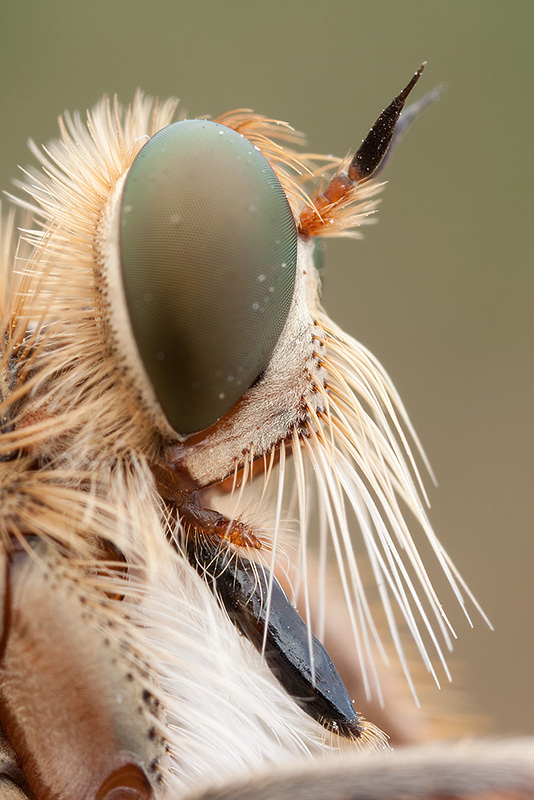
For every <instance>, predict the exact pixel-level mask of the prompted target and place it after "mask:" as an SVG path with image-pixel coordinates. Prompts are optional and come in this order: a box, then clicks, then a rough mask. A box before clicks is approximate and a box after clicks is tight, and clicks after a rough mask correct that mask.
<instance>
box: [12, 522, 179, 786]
mask: <svg viewBox="0 0 534 800" xmlns="http://www.w3.org/2000/svg"><path fill="white" fill-rule="evenodd" d="M2 562H3V563H2V564H1V565H0V567H1V569H0V579H1V581H0V582H2V581H3V587H1V586H0V589H2V588H3V592H0V596H3V613H1V614H0V628H1V630H0V720H1V724H2V727H3V730H4V731H5V735H6V738H7V740H8V741H7V744H6V747H5V748H4V754H5V759H4V760H6V759H7V763H8V764H9V760H8V757H9V755H10V754H13V753H15V754H16V761H15V763H14V766H13V758H12V759H11V767H10V770H11V771H9V770H6V769H4V775H3V776H2V777H1V778H0V786H2V783H1V781H2V780H3V781H4V785H3V786H2V790H4V789H5V791H4V793H3V794H2V792H1V791H0V799H1V800H4V798H5V800H7V798H11V797H13V798H17V797H23V798H27V799H28V800H43V799H44V798H54V800H71V798H74V797H76V798H77V800H119V798H126V797H127V798H130V800H150V798H153V797H154V788H155V785H156V783H157V777H158V774H159V773H158V772H157V770H156V766H155V765H157V763H158V758H160V750H161V751H162V753H161V758H164V757H165V753H164V752H163V751H164V747H163V744H162V743H161V741H160V739H159V737H156V736H154V735H153V733H152V730H153V726H154V724H156V723H155V722H154V721H153V716H154V711H153V708H151V707H150V708H149V707H148V706H149V703H148V700H150V699H151V698H148V700H147V697H146V695H148V692H147V691H146V689H145V688H144V687H143V685H142V681H136V680H134V676H135V672H134V664H135V662H134V656H133V654H132V653H131V652H130V651H129V650H128V649H127V645H128V642H127V641H125V637H124V636H120V635H117V634H118V631H115V630H114V629H112V628H111V627H107V629H106V630H104V629H103V626H102V625H101V616H102V612H103V610H104V607H105V604H106V603H107V602H108V600H107V599H104V598H101V596H100V594H97V593H96V592H94V593H93V596H91V595H90V594H89V593H88V592H87V591H85V592H81V591H80V583H81V582H82V581H83V573H79V574H78V579H79V583H76V581H75V579H74V577H73V575H72V569H73V568H72V566H71V565H70V564H69V562H68V560H67V559H63V558H62V556H60V555H58V554H57V553H56V552H54V551H51V548H50V546H48V545H45V544H44V543H43V542H42V541H40V540H39V539H38V538H37V537H35V536H27V537H23V538H22V537H20V536H19V537H18V538H17V540H16V541H14V542H12V546H11V547H10V548H8V549H7V550H6V551H5V552H4V554H3V559H2ZM104 616H105V614H104ZM123 643H124V646H123ZM145 701H146V702H145ZM153 766H154V769H152V767H153ZM15 767H16V768H17V769H18V771H17V769H15V771H13V770H14V768H15ZM20 770H22V773H21V771H20ZM17 792H18V794H17Z"/></svg>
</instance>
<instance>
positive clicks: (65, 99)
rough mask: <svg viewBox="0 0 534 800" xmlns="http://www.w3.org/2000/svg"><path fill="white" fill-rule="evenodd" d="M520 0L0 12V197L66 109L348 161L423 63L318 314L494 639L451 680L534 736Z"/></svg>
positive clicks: (29, 4) (530, 275)
mask: <svg viewBox="0 0 534 800" xmlns="http://www.w3.org/2000/svg"><path fill="white" fill-rule="evenodd" d="M533 26H534V4H533V3H532V2H531V0H508V2H507V3H502V2H497V0H472V1H471V2H469V3H465V2H461V0H447V1H446V2H443V1H441V2H436V1H435V0H404V2H402V3H395V2H389V3H387V2H383V3H371V2H356V0H323V2H321V0H309V1H308V2H304V1H303V2H298V1H296V2H290V3H288V2H286V1H285V0H265V2H256V0H243V1H242V0H225V2H218V3H217V2H214V1H213V2H208V1H206V0H195V2H180V1H179V0H151V2H141V0H91V2H78V0H47V2H45V3H43V2H40V1H39V0H23V2H19V3H4V4H3V7H2V10H1V12H0V73H1V75H2V81H1V84H0V118H1V120H2V148H1V151H0V153H1V154H0V186H1V187H2V188H5V189H9V186H10V180H11V178H13V177H14V176H16V174H17V170H16V165H17V164H20V165H25V164H26V163H28V161H30V160H31V159H30V156H29V153H28V151H27V148H26V140H27V138H28V137H32V138H33V139H35V140H36V141H37V142H44V141H47V140H48V139H49V138H51V137H53V136H55V134H56V131H57V122H56V117H57V115H58V114H59V113H60V112H62V111H63V110H64V109H70V110H74V109H80V110H81V111H83V110H84V109H86V108H87V107H91V106H92V105H93V104H94V103H95V101H96V100H97V99H98V98H99V97H100V96H101V95H102V94H103V93H104V92H107V93H109V94H113V93H117V94H118V95H119V98H120V99H122V100H123V101H124V102H128V101H129V100H130V99H131V98H132V96H133V93H134V91H135V89H136V87H138V86H140V87H142V88H143V89H144V90H145V91H146V92H148V93H151V94H157V95H159V96H160V97H162V98H165V97H167V96H169V95H177V96H179V97H180V98H181V99H182V102H183V104H184V106H185V107H186V108H187V109H188V111H189V113H190V115H191V116H197V115H202V114H207V113H208V114H214V115H216V114H219V113H221V112H223V111H225V110H228V109H231V108H235V107H251V108H254V109H255V110H257V111H260V112H262V113H264V114H266V115H269V116H272V117H275V118H279V119H284V120H287V121H289V122H291V123H292V124H293V125H294V126H295V127H296V128H298V129H299V130H302V131H305V132H306V133H307V135H308V140H309V145H310V148H311V149H313V150H314V151H315V152H323V153H335V154H338V155H345V154H346V153H347V152H348V151H349V150H350V149H354V148H355V146H356V145H357V144H358V143H359V141H360V139H361V138H362V137H363V136H364V135H365V133H366V132H367V130H368V128H369V127H370V125H371V124H372V123H373V122H374V120H375V118H376V116H377V115H378V113H379V112H380V111H381V110H382V108H383V107H384V106H385V105H387V104H388V103H389V102H390V100H391V99H392V98H393V96H394V95H395V94H396V93H397V92H398V91H399V90H400V89H401V88H402V87H403V86H404V85H405V83H406V82H407V81H408V79H409V78H410V76H411V75H412V73H413V72H414V70H415V69H416V68H417V67H418V66H419V64H420V63H421V62H422V61H423V60H425V59H426V60H427V61H428V67H427V70H426V72H425V74H424V77H423V79H422V81H421V84H420V85H419V86H418V87H417V90H416V91H415V93H414V97H416V98H417V97H420V96H422V94H423V92H424V91H426V90H428V89H430V88H432V86H434V85H435V84H437V83H440V82H442V81H444V82H446V83H447V85H448V88H447V90H446V92H445V93H444V95H443V97H442V99H441V100H440V102H439V103H438V104H436V105H435V106H433V107H432V108H430V109H429V110H427V111H426V112H425V114H424V115H423V116H422V117H421V118H420V119H418V120H417V121H416V123H415V124H414V126H413V128H412V130H411V131H410V133H409V135H408V136H407V137H406V139H405V140H404V141H403V143H402V144H401V146H400V147H399V149H398V151H397V152H396V154H395V158H394V160H393V163H392V164H391V166H390V168H389V169H388V172H387V175H386V178H387V179H388V181H389V185H388V187H387V189H386V191H385V193H384V195H383V202H382V205H381V207H380V213H379V216H380V224H379V225H377V226H371V227H368V228H367V229H366V230H365V234H366V235H365V239H364V240H363V241H361V242H355V241H350V240H339V241H338V240H332V241H330V242H329V243H328V247H327V249H326V251H325V262H326V267H325V290H324V302H325V305H326V307H327V309H328V310H329V312H330V313H331V315H332V316H333V317H334V318H335V319H336V321H337V322H339V323H340V324H341V325H342V326H343V327H344V328H346V329H348V330H350V332H351V333H352V334H353V335H354V336H356V337H357V338H358V339H360V340H361V341H362V342H364V343H365V344H366V345H367V346H368V347H369V349H370V350H371V351H372V352H373V353H375V354H376V355H377V356H378V357H379V359H380V360H381V361H382V363H383V364H384V365H385V366H386V368H387V370H388V371H389V373H390V375H391V376H392V377H393V379H394V381H395V383H396V385H397V387H398V389H399V391H400V394H401V396H402V397H403V399H404V401H405V403H406V406H407V408H408V410H409V412H410V415H411V418H412V420H413V422H414V424H415V426H416V429H417V431H418V433H419V434H420V436H421V439H422V441H423V443H424V446H425V449H426V451H427V454H428V456H429V458H430V460H431V462H432V465H433V467H434V469H435V472H436V474H437V476H438V479H439V483H440V487H439V489H438V490H434V489H433V488H432V487H429V488H430V495H431V501H432V509H431V519H432V521H433V524H434V526H435V529H436V531H437V532H438V535H439V537H440V539H441V540H442V542H443V543H444V544H445V545H446V547H447V549H448V550H449V552H450V553H451V555H452V556H453V558H454V560H455V561H456V563H457V564H458V565H459V566H460V567H461V570H462V572H463V574H464V575H465V577H466V578H467V579H468V581H469V584H470V586H471V587H472V589H473V591H474V592H475V594H476V595H477V597H478V598H479V599H480V601H481V603H482V604H483V606H484V608H485V610H486V611H487V613H488V615H489V616H490V617H491V620H492V622H493V624H494V626H495V632H494V633H491V632H490V631H489V630H488V629H487V628H486V627H485V626H484V624H483V623H482V622H481V621H480V620H479V619H477V620H476V627H475V629H474V630H473V631H472V630H470V629H469V628H468V627H467V625H466V624H465V623H463V622H462V620H461V618H459V617H458V615H455V613H454V610H453V614H452V616H453V618H454V620H455V622H457V623H458V624H457V628H458V633H459V641H458V645H457V647H456V649H455V657H454V659H453V672H454V677H455V682H456V683H457V684H458V685H459V686H461V687H462V690H463V691H465V694H466V696H468V697H470V703H471V708H472V709H473V710H474V711H477V712H480V713H482V714H486V715H489V716H490V717H491V719H492V721H493V723H492V724H493V729H494V730H495V731H499V732H506V733H508V732H522V731H530V732H533V730H534V724H533V719H534V699H533V698H534V692H533V689H532V677H533V675H534V632H533V625H532V615H533V612H534V589H533V572H534V535H533V533H534V521H533V513H532V511H533V503H532V497H533V485H532V478H533V473H534V469H533V453H534V435H533V433H534V424H533V412H532V406H533V400H532V398H533V395H534V374H533V368H532V345H533V338H534V314H533V311H532V306H533V300H534V269H533V267H534V264H533V259H532V256H533V236H532V231H533V228H534V225H533V220H532V211H531V205H532V203H531V195H532V178H533V174H532V130H533V127H534V124H533V123H534V117H533V103H532V78H533V61H534V59H533V56H532V53H533V50H532V30H533Z"/></svg>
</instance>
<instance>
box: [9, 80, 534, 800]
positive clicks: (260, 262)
mask: <svg viewBox="0 0 534 800" xmlns="http://www.w3.org/2000/svg"><path fill="white" fill-rule="evenodd" d="M423 66H424V65H423ZM422 70H423V67H421V68H420V69H419V70H418V71H417V72H416V73H415V75H414V77H413V78H412V80H411V81H410V82H409V83H408V85H407V86H406V88H405V89H404V90H403V91H402V92H401V93H400V94H399V95H397V96H396V97H395V99H394V100H393V102H392V103H391V104H390V105H389V106H388V107H387V108H386V109H385V110H384V111H383V112H382V113H381V114H380V115H379V117H378V119H377V121H376V122H375V124H374V125H373V126H372V128H371V130H370V132H369V134H368V135H367V137H366V138H365V139H364V140H363V142H362V144H361V146H360V147H359V148H358V150H357V151H356V153H355V154H354V155H352V156H351V157H350V158H348V159H345V160H343V159H336V158H332V157H322V156H319V155H316V154H309V153H308V154H307V153H303V152H301V151H300V149H299V147H301V146H302V137H301V136H300V134H297V133H296V132H295V131H293V130H292V129H291V128H290V127H289V126H288V125H286V124H285V123H281V122H278V121H276V120H272V119H268V118H265V117H261V116H259V115H256V114H254V113H252V112H251V111H248V110H246V109H239V110H237V111H233V112H230V113H228V114H224V115H222V116H220V117H218V118H217V119H215V120H207V119H178V120H177V121H175V115H176V109H177V105H178V104H177V102H176V101H174V100H169V101H167V102H166V103H159V102H157V101H153V100H151V99H150V98H146V97H144V96H143V95H142V94H141V92H138V93H137V94H136V96H135V98H134V101H133V103H132V104H131V105H130V106H128V107H127V108H122V107H121V106H120V105H119V103H118V102H117V101H116V100H113V102H111V101H110V100H109V99H107V98H104V99H103V100H102V101H101V102H100V103H99V104H98V105H97V106H96V108H95V109H94V110H93V111H92V112H90V113H88V115H87V118H86V119H85V120H82V118H81V117H80V116H78V115H74V116H70V115H68V114H66V115H65V116H64V118H63V119H62V120H60V138H59V139H58V140H57V141H54V142H52V143H51V144H49V145H48V146H47V147H44V148H42V149H40V148H37V147H35V146H33V145H32V150H33V153H34V155H35V156H36V158H37V160H38V162H39V166H38V167H37V168H35V167H34V168H30V169H29V170H27V171H26V173H25V177H24V179H23V180H22V181H21V182H20V183H19V188H22V189H23V191H24V196H23V198H22V199H20V198H19V199H16V200H15V206H18V209H17V208H15V206H14V207H13V209H11V210H9V211H8V212H7V214H6V215H5V216H4V218H3V221H2V232H1V243H0V257H1V264H0V267H1V274H0V275H1V276H0V281H1V286H0V311H1V315H2V323H3V334H2V342H1V346H2V355H1V361H0V487H1V498H2V504H1V512H0V525H1V537H2V539H1V544H2V550H1V555H2V563H3V569H2V571H1V574H2V576H3V578H2V580H3V586H2V592H3V594H2V596H3V615H2V639H1V648H0V722H1V730H0V734H1V740H2V747H3V763H4V764H5V769H4V773H3V777H0V798H1V800H3V798H6V800H7V798H26V799H27V800H32V799H33V798H35V800H44V798H58V799H59V800H63V798H65V799H66V798H74V797H76V798H84V800H85V799H86V800H90V798H96V799H97V800H119V799H120V798H127V797H128V798H138V799H139V800H141V799H142V798H152V797H154V798H159V797H162V798H163V797H173V798H174V797H176V798H178V797H193V796H195V797H198V798H199V799H200V798H206V799H207V798H213V799H214V800H215V798H221V800H222V798H224V797H233V798H243V800H244V798H246V797H257V798H259V797H265V798H267V797H270V798H275V797H277V798H285V797H288V798H289V797H292V798H295V797H301V796H302V797H304V796H305V794H306V797H307V798H309V797H312V798H314V797H325V796H326V797H339V798H341V797H343V798H345V797H355V798H356V797H360V796H361V797H362V798H363V797H369V798H370V797H375V796H376V797H377V798H378V797H380V798H383V797H384V796H386V795H388V794H389V795H391V796H392V797H394V796H400V795H402V796H410V797H412V796H413V797H415V796H418V797H423V796H428V797H429V798H430V797H435V796H436V795H437V794H442V795H450V796H455V797H464V796H467V795H469V794H477V795H479V796H481V795H482V794H488V796H490V795H491V794H492V793H493V794H495V795H496V796H497V795H498V796H499V797H502V796H503V795H507V794H510V795H511V794H513V793H515V794H518V795H520V796H523V795H524V796H528V787H529V780H531V779H532V761H531V760H530V759H531V757H532V753H533V750H532V744H529V743H528V742H522V743H521V742H520V743H509V744H508V745H507V746H506V747H504V746H503V745H494V746H487V745H483V744H477V745H474V746H473V747H471V748H465V749H460V750H456V749H454V748H447V747H444V748H443V749H442V750H437V749H436V748H433V747H427V748H424V747H423V748H414V749H413V750H407V751H405V752H404V753H403V754H399V755H398V756H392V755H391V753H390V751H389V746H388V738H387V734H388V733H391V735H392V737H393V739H394V740H395V741H397V742H399V743H403V742H407V741H409V740H410V739H414V738H417V736H416V734H413V735H410V734H404V733H402V728H403V725H402V724H400V723H399V719H398V717H399V715H400V716H402V714H403V713H404V712H403V711H402V710H400V709H402V708H403V703H402V702H397V700H396V693H395V692H393V693H392V692H390V690H389V688H388V686H389V683H390V681H389V679H388V678H387V677H384V676H387V672H386V668H385V666H384V662H385V661H387V659H388V655H387V651H391V652H392V653H393V658H394V659H395V660H396V662H397V664H398V666H399V667H400V671H401V672H403V673H404V675H405V678H406V680H407V682H408V686H409V687H410V689H411V691H412V693H413V695H414V696H415V695H416V689H415V682H414V680H413V678H412V672H411V670H410V661H411V660H412V659H411V657H410V658H409V657H408V655H407V654H406V644H405V643H404V636H405V634H406V635H408V636H409V637H411V639H412V640H413V642H415V646H416V650H417V651H418V652H419V654H420V656H421V658H422V661H423V664H424V666H425V667H426V670H427V671H428V672H429V673H430V674H431V675H432V676H433V677H434V679H435V681H436V682H438V681H439V672H441V673H442V674H443V675H445V676H446V677H447V678H448V675H449V673H448V669H447V666H446V661H445V655H444V651H447V650H448V649H450V647H451V641H452V638H453V636H454V632H453V630H452V626H451V624H450V622H449V620H448V618H447V616H446V613H445V611H444V609H443V608H442V605H441V602H440V599H439V597H438V595H437V593H436V591H435V589H434V587H433V584H432V581H431V578H430V575H429V572H427V567H426V566H425V564H424V563H423V561H422V559H421V557H420V555H419V551H418V546H417V543H416V538H417V537H420V538H421V537H422V538H423V539H425V540H426V541H427V542H428V543H429V544H430V549H431V551H433V553H434V556H435V560H436V561H437V564H438V566H439V567H440V568H441V569H442V571H443V572H444V574H445V576H446V578H447V579H448V581H449V583H450V585H451V587H452V590H453V592H454V594H455V595H456V597H457V599H458V601H459V603H460V604H461V607H462V608H463V609H464V611H465V613H466V615H467V614H468V610H467V605H468V604H469V603H471V604H472V605H474V607H475V608H476V609H478V610H479V611H480V609H479V607H478V605H477V604H476V602H475V601H474V599H473V597H472V595H471V594H470V592H469V590H468V588H467V586H466V584H465V583H464V581H463V580H462V578H461V576H460V575H459V573H458V571H457V570H456V568H455V567H454V565H453V564H452V562H451V560H450V558H449V557H448V555H447V553H446V551H445V550H444V548H443V547H442V545H441V544H440V543H439V542H438V540H437V538H436V536H435V534H434V533H433V531H432V528H431V525H430V523H429V521H428V518H427V514H426V510H425V504H426V496H425V493H424V489H423V484H422V481H421V478H420V476H419V471H418V467H417V461H418V460H421V459H422V460H423V463H424V456H423V454H422V451H421V448H420V446H419V444H418V441H417V439H416V437H415V434H414V432H413V429H412V427H411V425H410V422H409V419H408V417H407V414H406V411H405V409H404V407H403V405H402V403H401V401H400V398H399V396H398V394H397V392H396V391H395V389H394V387H393V385H392V383H391V380H390V379H389V377H388V376H387V374H386V373H385V371H384V369H383V368H382V367H381V366H380V364H379V363H378V362H377V361H376V359H375V358H374V357H373V356H372V355H371V354H370V353H369V352H368V351H367V350H366V349H365V347H363V346H362V345H361V344H359V343H358V342H356V341H355V340H354V339H352V338H351V337H349V336H347V334H345V333H344V332H343V331H342V330H340V329H339V328H338V327H337V326H336V325H335V323H334V322H333V321H332V320H330V319H329V317H328V316H327V314H326V312H325V311H324V310H323V308H322V306H321V303H320V274H319V271H318V268H317V265H316V260H317V259H316V240H317V239H318V238H321V237H329V236H353V237H357V236H359V235H360V233H359V228H360V227H361V226H362V225H364V224H365V223H366V222H368V221H369V219H370V217H371V215H373V214H374V212H375V211H376V204H377V195H378V193H379V192H380V190H381V188H382V184H380V183H379V182H378V181H377V176H378V175H379V174H380V172H381V170H382V168H383V167H384V165H385V163H386V161H387V159H388V158H389V156H390V154H391V152H392V149H393V148H394V147H395V145H396V143H397V142H398V140H399V139H400V137H401V136H402V134H403V133H404V131H405V130H406V128H407V127H408V126H409V124H410V123H411V122H412V120H413V119H414V118H415V116H416V115H417V114H418V113H419V111H421V109H422V108H424V107H426V106H427V105H428V104H429V102H431V101H432V100H433V99H435V97H436V95H437V92H436V91H434V92H431V93H430V94H429V95H427V96H426V97H424V98H423V99H422V100H420V101H419V102H417V103H415V104H414V105H413V106H409V107H408V108H407V109H404V104H405V101H406V99H407V97H408V95H409V94H410V92H411V91H412V89H413V88H414V86H415V84H416V83H417V81H418V80H419V78H420V76H421V73H422ZM358 537H359V538H358ZM336 602H337V605H336ZM339 602H340V603H341V605H342V607H343V610H342V612H341V613H340V612H339V611H338V610H337V609H338V608H339ZM384 633H385V634H386V635H384ZM330 642H331V643H332V645H331V646H330ZM349 653H350V655H348V654H349ZM336 662H337V663H338V666H339V671H338V666H336ZM341 662H343V663H344V668H343V669H342V668H341ZM347 664H348V666H347ZM355 695H357V696H355ZM372 697H374V698H377V699H378V701H379V702H380V703H383V704H384V705H385V708H386V711H385V712H382V711H380V712H379V714H380V719H381V722H380V724H381V725H382V726H383V727H384V728H386V731H385V734H384V733H382V732H381V730H380V729H379V728H378V727H377V725H376V724H374V723H373V722H372V721H367V720H366V719H365V717H364V716H363V715H362V713H360V710H359V709H361V708H364V707H365V708H371V707H372V706H370V705H369V703H370V700H371V698H372ZM353 700H354V703H355V705H353V702H352V701H353ZM355 707H356V708H355ZM356 709H358V710H356ZM382 720H383V721H382ZM356 749H358V751H360V750H365V749H368V750H372V751H379V753H378V754H376V752H375V757H374V759H370V758H369V757H368V756H366V755H365V754H364V753H361V752H354V754H353V753H352V752H351V751H352V750H356ZM325 754H327V755H328V756H329V757H328V758H326V759H325V758H323V757H324V756H325ZM274 765H276V767H277V770H276V774H273V769H272V767H273V766H274ZM436 776H437V777H436ZM514 796H515V795H514Z"/></svg>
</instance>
